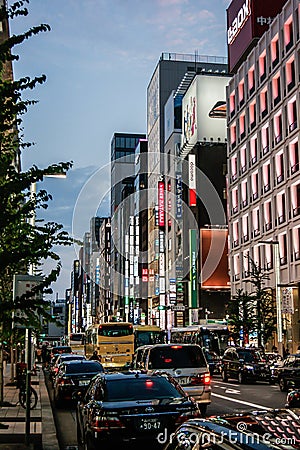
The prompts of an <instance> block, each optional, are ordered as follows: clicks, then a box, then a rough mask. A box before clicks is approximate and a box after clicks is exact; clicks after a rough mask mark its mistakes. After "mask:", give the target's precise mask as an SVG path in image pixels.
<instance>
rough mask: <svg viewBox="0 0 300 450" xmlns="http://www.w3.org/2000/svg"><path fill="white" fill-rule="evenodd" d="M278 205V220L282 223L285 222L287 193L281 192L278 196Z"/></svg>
mask: <svg viewBox="0 0 300 450" xmlns="http://www.w3.org/2000/svg"><path fill="white" fill-rule="evenodd" d="M276 206H277V221H278V224H279V225H281V224H282V223H284V222H285V218H286V211H285V193H284V192H280V193H279V194H277V196H276Z"/></svg>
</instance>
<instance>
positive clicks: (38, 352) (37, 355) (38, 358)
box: [35, 347, 42, 363]
mask: <svg viewBox="0 0 300 450" xmlns="http://www.w3.org/2000/svg"><path fill="white" fill-rule="evenodd" d="M35 354H36V360H37V362H38V363H40V362H41V361H42V349H41V348H40V347H37V349H36V351H35Z"/></svg>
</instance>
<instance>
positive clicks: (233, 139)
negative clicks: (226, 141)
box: [230, 122, 236, 147]
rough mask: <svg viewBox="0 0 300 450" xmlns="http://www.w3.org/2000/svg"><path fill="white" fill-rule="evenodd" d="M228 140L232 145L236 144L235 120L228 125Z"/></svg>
mask: <svg viewBox="0 0 300 450" xmlns="http://www.w3.org/2000/svg"><path fill="white" fill-rule="evenodd" d="M230 142H231V145H232V147H235V146H236V123H235V122H234V123H233V124H232V125H231V126H230Z"/></svg>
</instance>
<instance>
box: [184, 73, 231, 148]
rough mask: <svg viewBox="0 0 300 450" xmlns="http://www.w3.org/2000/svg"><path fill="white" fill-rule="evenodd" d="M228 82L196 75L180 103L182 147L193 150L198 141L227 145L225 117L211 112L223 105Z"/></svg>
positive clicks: (225, 78) (223, 78)
mask: <svg viewBox="0 0 300 450" xmlns="http://www.w3.org/2000/svg"><path fill="white" fill-rule="evenodd" d="M229 80H230V77H227V76H220V75H217V74H211V75H196V77H195V78H194V80H193V82H192V83H191V85H190V87H189V88H188V90H187V92H186V93H185V96H184V97H183V100H182V141H181V147H185V146H189V147H193V146H194V145H195V144H196V143H197V142H209V143H211V142H217V143H225V142H226V138H227V131H226V120H224V115H218V114H212V111H213V110H214V109H215V108H216V105H220V104H225V101H226V86H227V84H228V82H229Z"/></svg>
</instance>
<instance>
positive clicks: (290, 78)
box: [285, 56, 296, 91]
mask: <svg viewBox="0 0 300 450" xmlns="http://www.w3.org/2000/svg"><path fill="white" fill-rule="evenodd" d="M285 79H286V85H287V90H288V91H290V90H291V89H292V88H293V87H294V86H295V79H296V78H295V57H294V56H292V57H291V58H290V59H289V60H288V61H287V63H286V66H285Z"/></svg>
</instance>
